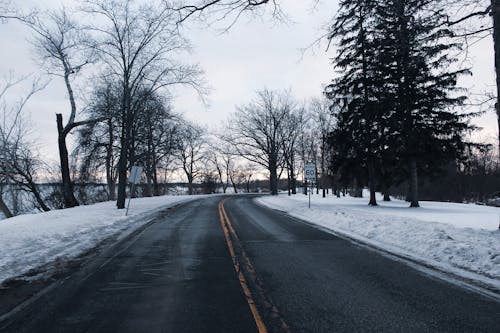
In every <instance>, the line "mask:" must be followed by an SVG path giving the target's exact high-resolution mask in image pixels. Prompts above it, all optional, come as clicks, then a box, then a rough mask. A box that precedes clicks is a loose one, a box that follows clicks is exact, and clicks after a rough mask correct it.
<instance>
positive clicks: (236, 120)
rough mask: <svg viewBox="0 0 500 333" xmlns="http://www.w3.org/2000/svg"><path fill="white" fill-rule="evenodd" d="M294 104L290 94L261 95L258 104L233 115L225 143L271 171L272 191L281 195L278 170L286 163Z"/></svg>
mask: <svg viewBox="0 0 500 333" xmlns="http://www.w3.org/2000/svg"><path fill="white" fill-rule="evenodd" d="M293 105H294V102H293V100H292V98H291V96H290V93H289V92H283V93H277V92H273V91H270V90H261V91H258V92H257V98H256V99H255V101H254V102H252V103H250V104H247V105H243V106H241V107H239V108H238V110H237V111H236V113H234V114H233V116H232V118H231V120H230V122H229V125H228V134H227V135H226V136H225V137H224V140H225V141H227V142H229V143H231V144H232V145H233V147H234V149H235V150H236V151H237V152H238V154H239V155H240V156H241V157H243V158H245V159H247V160H249V161H250V162H253V163H257V164H259V165H261V166H263V167H264V168H266V170H268V171H269V183H270V190H271V193H272V194H273V195H277V194H278V169H279V168H280V167H282V166H283V165H284V163H285V153H284V150H283V148H284V142H285V139H286V135H287V134H286V131H285V127H286V124H287V121H288V117H289V115H290V112H291V110H292V107H293Z"/></svg>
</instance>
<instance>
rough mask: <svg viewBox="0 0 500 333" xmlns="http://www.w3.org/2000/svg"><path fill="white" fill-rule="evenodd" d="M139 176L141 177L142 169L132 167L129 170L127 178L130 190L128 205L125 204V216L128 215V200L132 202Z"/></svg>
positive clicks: (139, 179)
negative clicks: (130, 185)
mask: <svg viewBox="0 0 500 333" xmlns="http://www.w3.org/2000/svg"><path fill="white" fill-rule="evenodd" d="M141 175H142V167H140V166H135V165H134V166H133V167H132V168H131V169H130V176H129V177H128V182H129V183H130V184H132V188H131V189H130V198H128V204H127V210H126V211H125V216H127V215H128V209H129V207H130V200H132V195H133V194H134V189H135V184H137V183H138V182H140V181H141Z"/></svg>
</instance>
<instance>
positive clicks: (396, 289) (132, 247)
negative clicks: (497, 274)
mask: <svg viewBox="0 0 500 333" xmlns="http://www.w3.org/2000/svg"><path fill="white" fill-rule="evenodd" d="M222 201H223V204H221V202H222ZM96 253H97V254H96V255H94V257H93V258H92V259H91V260H88V262H86V263H85V264H84V265H83V266H82V267H79V268H78V269H76V270H75V271H74V272H73V273H72V274H71V275H70V276H69V277H67V278H65V279H62V280H59V281H56V282H55V283H54V284H52V287H51V288H50V289H47V290H48V291H47V292H46V293H45V294H43V295H42V296H41V297H39V298H38V299H36V300H35V301H33V302H32V303H31V304H30V305H29V306H27V307H26V308H25V309H23V310H22V311H19V312H18V313H15V314H14V315H12V316H10V317H9V318H8V319H7V320H5V321H3V322H0V331H1V332H261V333H263V332H370V331H373V332H498V331H499V323H500V321H499V318H500V303H499V302H498V301H495V300H492V299H489V298H486V297H484V296H482V295H479V294H476V293H473V292H471V291H469V290H465V289H462V288H460V287H458V286H456V285H453V284H450V283H447V282H444V281H442V280H439V279H436V278H433V277H430V276H428V275H426V274H424V273H422V272H421V271H418V270H415V269H414V268H411V267H409V266H407V265H405V264H404V263H402V262H400V261H394V260H392V259H390V258H388V257H386V256H383V255H381V254H379V253H377V252H374V251H371V250H370V249H368V248H366V247H362V246H359V245H356V244H353V243H351V242H349V241H347V240H344V239H341V238H338V237H336V236H334V235H332V234H329V233H326V232H324V231H321V230H319V229H316V228H314V227H311V226H310V225H307V224H305V223H302V222H300V221H298V220H296V219H293V218H290V217H287V216H286V215H284V214H282V213H279V212H276V211H272V210H269V209H267V208H263V207H261V206H258V205H257V204H255V203H254V202H253V200H252V197H251V196H233V197H212V198H204V199H200V200H197V201H194V202H190V203H187V204H184V205H181V206H178V207H177V208H175V209H170V210H165V211H164V212H162V214H159V216H158V217H157V219H156V220H155V221H154V222H153V223H150V224H148V225H147V226H146V227H144V228H142V229H141V230H140V232H136V233H135V234H134V235H132V236H130V237H128V238H126V239H125V240H123V241H121V242H119V243H118V244H116V245H114V246H113V247H111V248H109V249H106V250H105V251H97V252H96ZM0 303H2V301H1V299H0ZM0 305H1V304H0Z"/></svg>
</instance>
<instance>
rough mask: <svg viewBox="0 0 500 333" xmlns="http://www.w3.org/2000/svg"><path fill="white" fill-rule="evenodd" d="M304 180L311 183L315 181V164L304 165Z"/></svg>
mask: <svg viewBox="0 0 500 333" xmlns="http://www.w3.org/2000/svg"><path fill="white" fill-rule="evenodd" d="M304 178H305V179H306V180H312V181H313V180H315V179H316V164H314V163H307V164H305V165H304Z"/></svg>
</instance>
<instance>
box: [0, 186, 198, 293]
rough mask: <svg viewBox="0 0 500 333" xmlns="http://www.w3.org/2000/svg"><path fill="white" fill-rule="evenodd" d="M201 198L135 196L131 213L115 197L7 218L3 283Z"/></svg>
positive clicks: (0, 228) (2, 227) (0, 239)
mask: <svg viewBox="0 0 500 333" xmlns="http://www.w3.org/2000/svg"><path fill="white" fill-rule="evenodd" d="M200 197H201V196H187V195H180V196H162V197H155V198H137V199H132V201H131V203H130V211H129V214H128V216H125V210H118V209H116V206H115V202H114V201H113V202H111V201H110V202H103V203H98V204H94V205H89V206H80V207H75V208H71V209H62V210H53V211H50V212H46V213H38V214H26V215H20V216H16V217H13V218H10V219H6V220H2V221H0V283H1V282H2V281H4V280H5V279H8V278H11V277H15V276H18V275H20V274H23V273H25V272H27V271H29V270H30V269H32V268H35V267H38V266H41V265H44V264H47V263H50V262H53V261H54V260H56V259H58V258H71V257H76V256H78V255H79V254H81V253H83V252H85V251H86V250H89V249H91V248H93V247H94V246H95V245H96V244H98V243H99V242H101V241H102V240H104V239H106V238H108V237H110V236H112V235H119V236H118V237H120V238H122V237H125V236H126V235H128V234H130V232H132V231H133V230H135V229H136V228H138V227H139V226H141V225H143V224H145V223H147V222H149V221H150V220H151V218H148V215H150V214H151V213H154V212H156V211H158V210H160V209H163V208H166V207H169V206H173V205H175V204H178V203H181V202H185V201H189V200H195V199H198V198H200Z"/></svg>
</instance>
